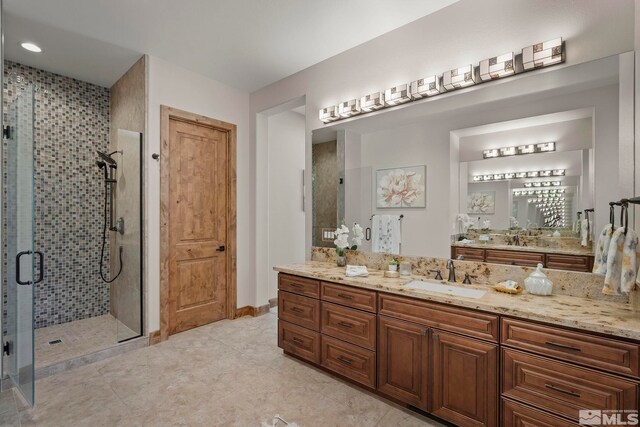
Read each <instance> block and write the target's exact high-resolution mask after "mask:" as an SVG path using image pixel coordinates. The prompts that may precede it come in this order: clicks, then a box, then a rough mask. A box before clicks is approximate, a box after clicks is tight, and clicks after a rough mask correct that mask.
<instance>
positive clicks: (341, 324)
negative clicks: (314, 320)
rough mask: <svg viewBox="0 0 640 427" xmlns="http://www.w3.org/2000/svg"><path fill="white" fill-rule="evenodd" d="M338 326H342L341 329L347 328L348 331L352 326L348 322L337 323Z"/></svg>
mask: <svg viewBox="0 0 640 427" xmlns="http://www.w3.org/2000/svg"><path fill="white" fill-rule="evenodd" d="M338 325H339V326H342V327H343V328H349V329H351V328H353V325H352V324H351V323H349V322H338Z"/></svg>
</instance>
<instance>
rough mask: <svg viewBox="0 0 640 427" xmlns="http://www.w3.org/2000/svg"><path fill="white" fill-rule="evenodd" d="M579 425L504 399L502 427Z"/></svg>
mask: <svg viewBox="0 0 640 427" xmlns="http://www.w3.org/2000/svg"><path fill="white" fill-rule="evenodd" d="M575 426H577V424H575V423H570V422H569V421H567V420H564V419H562V418H558V417H556V416H553V415H551V414H547V413H544V412H542V411H538V410H536V409H533V408H530V407H528V406H525V405H522V404H520V403H516V402H514V401H512V400H509V399H502V427H575Z"/></svg>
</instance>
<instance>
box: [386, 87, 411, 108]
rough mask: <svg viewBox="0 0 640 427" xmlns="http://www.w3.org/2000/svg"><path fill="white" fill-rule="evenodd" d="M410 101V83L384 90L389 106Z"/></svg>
mask: <svg viewBox="0 0 640 427" xmlns="http://www.w3.org/2000/svg"><path fill="white" fill-rule="evenodd" d="M409 101H411V95H409V85H408V84H401V85H398V86H394V87H392V88H389V89H387V90H385V91H384V104H385V105H387V106H393V105H398V104H404V103H405V102H409Z"/></svg>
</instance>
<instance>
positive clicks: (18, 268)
mask: <svg viewBox="0 0 640 427" xmlns="http://www.w3.org/2000/svg"><path fill="white" fill-rule="evenodd" d="M32 253H33V252H31V251H22V252H18V254H17V255H16V282H17V283H18V285H30V284H31V281H29V280H26V281H22V280H20V258H22V255H31V254H32Z"/></svg>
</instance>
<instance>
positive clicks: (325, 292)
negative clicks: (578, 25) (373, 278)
mask: <svg viewBox="0 0 640 427" xmlns="http://www.w3.org/2000/svg"><path fill="white" fill-rule="evenodd" d="M321 298H322V300H324V301H330V302H335V303H338V304H342V305H346V306H349V307H353V308H359V309H360V310H365V311H371V312H373V313H375V311H376V292H375V291H368V290H366V289H358V288H353V287H350V286H342V285H336V284H335V283H326V282H322V297H321Z"/></svg>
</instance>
